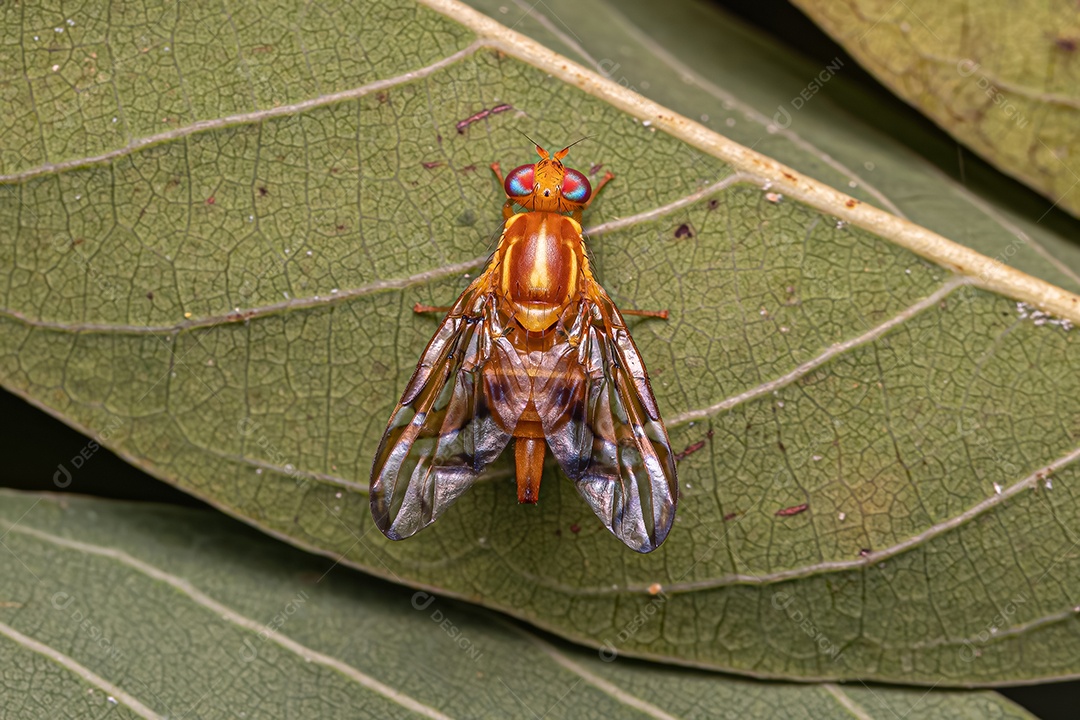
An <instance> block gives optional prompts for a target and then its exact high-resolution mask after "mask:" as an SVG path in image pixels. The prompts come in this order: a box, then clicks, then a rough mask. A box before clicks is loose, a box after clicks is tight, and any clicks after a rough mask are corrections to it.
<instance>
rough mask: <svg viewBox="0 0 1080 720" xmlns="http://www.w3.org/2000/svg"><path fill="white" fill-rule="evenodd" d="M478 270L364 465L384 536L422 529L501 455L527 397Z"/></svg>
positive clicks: (519, 367)
mask: <svg viewBox="0 0 1080 720" xmlns="http://www.w3.org/2000/svg"><path fill="white" fill-rule="evenodd" d="M485 282H486V280H485V276H484V275H481V276H480V277H479V278H477V280H476V281H475V282H474V283H473V284H472V285H471V286H470V287H469V288H468V289H467V290H466V291H465V292H464V293H462V295H461V297H460V298H458V301H457V302H456V303H455V304H454V307H453V308H452V309H451V310H450V312H449V313H448V314H447V316H446V318H445V319H444V320H443V322H442V324H441V325H440V326H439V329H438V331H437V332H436V333H435V336H434V337H433V338H432V339H431V342H429V343H428V346H427V348H426V349H425V350H424V354H423V356H422V357H421V359H420V362H419V364H418V365H417V366H416V372H415V373H413V376H412V379H411V380H410V381H409V384H408V385H407V386H406V387H405V392H404V393H403V394H402V396H401V400H400V401H399V402H398V405H397V407H396V408H395V409H394V414H393V415H392V416H391V418H390V423H389V424H388V425H387V428H386V432H385V434H384V435H383V438H382V442H381V443H380V444H379V450H378V453H376V455H375V463H374V465H373V467H372V470H371V514H372V516H373V517H374V518H375V524H376V525H377V526H378V528H379V530H381V531H382V532H383V534H384V535H386V536H387V537H388V538H390V539H391V540H401V539H402V538H406V537H409V536H410V535H413V534H415V533H416V532H418V531H420V530H422V529H423V528H425V527H427V526H428V525H430V524H431V523H433V522H434V521H435V519H436V518H437V517H438V516H439V513H441V512H442V511H443V510H445V509H446V508H447V507H449V506H450V504H451V503H453V502H454V500H456V499H457V498H458V497H459V496H460V495H461V494H462V493H463V492H465V490H467V489H468V488H469V486H471V485H472V483H473V482H474V481H475V480H476V478H477V477H478V476H479V475H480V473H481V472H482V471H483V470H484V468H485V467H486V466H487V465H488V464H489V463H490V462H491V461H492V460H494V459H495V458H497V457H498V456H499V454H500V453H502V451H503V449H504V448H505V447H506V444H507V442H508V441H509V440H510V437H511V433H512V431H513V429H514V427H515V426H516V425H517V421H518V419H519V418H520V417H521V413H522V412H523V411H524V409H525V405H526V404H527V403H528V399H529V383H528V375H527V373H526V372H525V369H524V367H523V365H522V362H521V358H520V357H519V355H518V353H517V351H516V350H515V349H514V347H513V345H511V344H510V341H509V340H507V339H506V337H505V335H504V333H503V331H502V328H501V326H500V322H499V316H498V313H497V311H496V309H495V303H494V300H493V296H492V295H491V294H490V293H489V292H487V288H486V284H485Z"/></svg>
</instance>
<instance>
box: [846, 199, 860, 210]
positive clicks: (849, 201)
mask: <svg viewBox="0 0 1080 720" xmlns="http://www.w3.org/2000/svg"><path fill="white" fill-rule="evenodd" d="M858 204H859V201H858V200H856V199H855V198H848V199H847V202H846V203H844V207H849V208H853V207H855V206H856V205H858Z"/></svg>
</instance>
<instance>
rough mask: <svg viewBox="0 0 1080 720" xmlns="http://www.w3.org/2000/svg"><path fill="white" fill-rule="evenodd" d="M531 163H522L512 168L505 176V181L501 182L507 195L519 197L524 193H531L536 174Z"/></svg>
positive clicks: (524, 194)
mask: <svg viewBox="0 0 1080 720" xmlns="http://www.w3.org/2000/svg"><path fill="white" fill-rule="evenodd" d="M533 170H534V168H533V166H532V165H522V166H521V167H517V168H514V169H513V171H512V172H511V173H510V174H509V175H507V176H506V182H505V183H504V184H503V189H504V190H506V194H507V196H508V197H513V198H519V197H525V196H526V195H532V191H533V184H534V181H535V179H536V176H535V175H534V173H533Z"/></svg>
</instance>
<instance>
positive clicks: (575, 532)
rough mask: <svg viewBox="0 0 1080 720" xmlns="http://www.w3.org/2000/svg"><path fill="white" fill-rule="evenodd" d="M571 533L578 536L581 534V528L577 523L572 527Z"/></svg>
mask: <svg viewBox="0 0 1080 720" xmlns="http://www.w3.org/2000/svg"><path fill="white" fill-rule="evenodd" d="M570 532H572V533H574V534H575V535H577V534H578V533H579V532H581V526H580V525H578V524H577V523H574V524H573V525H571V526H570Z"/></svg>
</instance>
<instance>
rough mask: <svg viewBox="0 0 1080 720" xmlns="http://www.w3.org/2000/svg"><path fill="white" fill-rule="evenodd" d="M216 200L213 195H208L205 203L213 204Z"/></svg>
mask: <svg viewBox="0 0 1080 720" xmlns="http://www.w3.org/2000/svg"><path fill="white" fill-rule="evenodd" d="M216 202H217V198H216V197H214V196H213V195H211V196H210V197H208V198H206V204H207V205H213V204H214V203H216Z"/></svg>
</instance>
